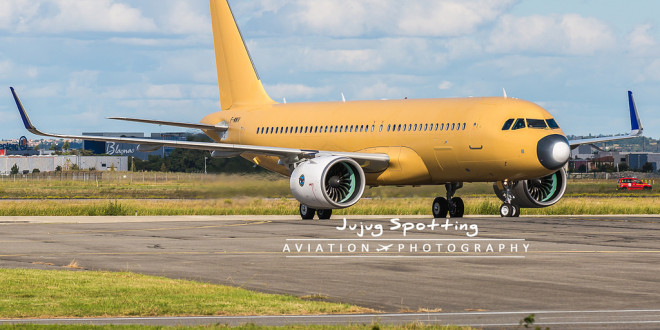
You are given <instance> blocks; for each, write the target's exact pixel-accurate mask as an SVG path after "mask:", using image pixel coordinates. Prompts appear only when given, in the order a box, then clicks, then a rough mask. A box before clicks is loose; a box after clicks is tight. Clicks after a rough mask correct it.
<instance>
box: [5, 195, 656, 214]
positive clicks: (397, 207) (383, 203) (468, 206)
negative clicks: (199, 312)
mask: <svg viewBox="0 0 660 330" xmlns="http://www.w3.org/2000/svg"><path fill="white" fill-rule="evenodd" d="M431 201H432V199H430V198H422V197H415V198H373V199H368V198H365V199H362V200H360V201H359V202H358V203H357V204H355V205H354V206H352V207H350V208H347V209H340V210H334V211H333V215H338V216H341V215H379V214H380V215H420V216H428V217H430V216H431ZM464 201H465V214H469V215H499V208H500V205H502V202H501V201H500V200H499V199H497V197H464ZM136 214H137V215H149V216H156V215H297V214H298V202H297V201H296V200H294V199H285V198H278V199H261V198H231V199H205V200H13V201H8V200H4V201H3V200H0V216H100V215H126V216H128V215H136ZM599 214H603V215H607V214H660V197H564V198H562V199H561V200H560V201H559V202H558V203H557V204H555V205H553V206H550V207H546V208H538V209H531V208H530V209H523V211H522V215H599Z"/></svg>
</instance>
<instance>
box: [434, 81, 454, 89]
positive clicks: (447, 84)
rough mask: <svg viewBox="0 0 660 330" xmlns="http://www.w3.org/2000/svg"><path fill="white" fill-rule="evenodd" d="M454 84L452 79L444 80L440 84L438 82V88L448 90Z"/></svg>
mask: <svg viewBox="0 0 660 330" xmlns="http://www.w3.org/2000/svg"><path fill="white" fill-rule="evenodd" d="M453 85H454V84H452V83H451V82H450V81H447V80H444V81H443V82H441V83H440V84H438V89H440V90H447V89H450V88H451V87H452V86H453Z"/></svg>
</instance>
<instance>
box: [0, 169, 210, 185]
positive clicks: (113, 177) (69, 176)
mask: <svg viewBox="0 0 660 330" xmlns="http://www.w3.org/2000/svg"><path fill="white" fill-rule="evenodd" d="M218 178H219V175H218V174H204V173H168V172H108V171H103V172H100V171H99V172H95V171H62V172H40V173H28V174H16V175H5V176H0V182H7V181H9V182H17V181H25V182H29V181H83V182H131V183H132V182H135V183H139V182H144V183H147V182H177V181H186V182H190V181H199V182H209V181H214V180H216V179H218Z"/></svg>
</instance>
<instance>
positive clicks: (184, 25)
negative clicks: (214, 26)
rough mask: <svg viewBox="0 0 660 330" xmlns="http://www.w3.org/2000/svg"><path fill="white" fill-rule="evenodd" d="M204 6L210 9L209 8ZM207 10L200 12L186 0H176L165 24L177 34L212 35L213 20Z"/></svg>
mask: <svg viewBox="0 0 660 330" xmlns="http://www.w3.org/2000/svg"><path fill="white" fill-rule="evenodd" d="M204 8H205V10H206V11H208V8H206V7H204ZM206 11H205V12H198V11H196V10H195V9H194V8H192V7H191V6H190V4H189V3H188V2H186V1H179V2H175V3H174V4H173V5H172V7H171V8H170V11H169V15H168V17H167V19H166V22H165V24H166V26H167V28H168V30H169V31H170V32H173V33H177V34H208V35H211V29H210V27H211V20H210V19H209V18H210V16H209V15H208V14H207V12H206ZM209 40H210V38H209Z"/></svg>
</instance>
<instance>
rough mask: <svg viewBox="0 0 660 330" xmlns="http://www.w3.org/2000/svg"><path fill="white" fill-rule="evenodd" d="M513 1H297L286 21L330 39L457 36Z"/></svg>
mask: <svg viewBox="0 0 660 330" xmlns="http://www.w3.org/2000/svg"><path fill="white" fill-rule="evenodd" d="M513 3H514V1H510V0H509V1H488V0H469V1H457V0H446V1H436V0H413V1H398V0H363V1H353V0H316V1H306V0H299V1H298V2H297V4H298V7H297V8H296V9H295V10H294V12H292V13H291V14H290V15H289V16H288V17H287V20H288V21H289V22H290V24H291V25H293V26H294V27H297V28H298V29H299V30H300V31H304V32H310V31H311V32H313V33H320V34H324V35H332V36H342V37H349V36H362V35H369V34H382V33H384V34H388V35H406V36H457V35H462V34H466V33H470V32H473V31H474V30H475V29H476V28H477V27H478V26H480V25H482V24H485V23H488V22H491V21H493V20H494V19H495V18H497V17H498V16H499V15H501V14H502V12H503V11H505V10H506V9H508V8H510V7H511V5H512V4H513Z"/></svg>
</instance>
